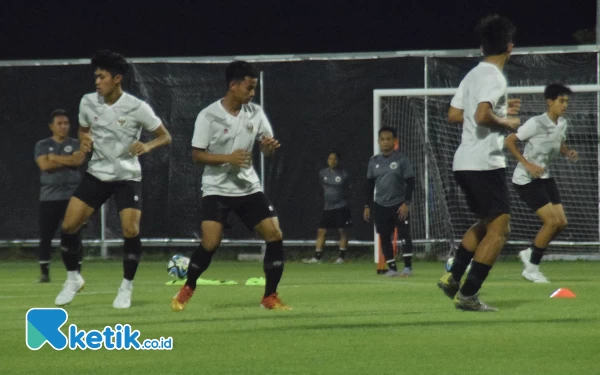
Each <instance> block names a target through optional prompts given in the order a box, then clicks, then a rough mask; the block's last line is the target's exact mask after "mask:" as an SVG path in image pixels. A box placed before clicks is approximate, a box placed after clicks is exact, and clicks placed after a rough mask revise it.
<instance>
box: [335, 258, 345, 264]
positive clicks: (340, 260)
mask: <svg viewBox="0 0 600 375" xmlns="http://www.w3.org/2000/svg"><path fill="white" fill-rule="evenodd" d="M333 264H344V259H343V258H337V260H336V261H335V262H334V263H333Z"/></svg>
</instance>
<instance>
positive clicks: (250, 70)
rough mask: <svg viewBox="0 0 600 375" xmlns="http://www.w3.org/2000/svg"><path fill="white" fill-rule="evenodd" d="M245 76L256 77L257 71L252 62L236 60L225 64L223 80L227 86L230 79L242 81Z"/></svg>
mask: <svg viewBox="0 0 600 375" xmlns="http://www.w3.org/2000/svg"><path fill="white" fill-rule="evenodd" d="M246 77H250V78H257V77H258V72H257V71H256V68H254V66H252V64H250V63H248V62H246V61H242V60H238V61H234V62H232V63H230V64H229V65H227V69H225V81H226V83H227V87H229V84H231V82H232V81H243V80H244V79H245V78H246Z"/></svg>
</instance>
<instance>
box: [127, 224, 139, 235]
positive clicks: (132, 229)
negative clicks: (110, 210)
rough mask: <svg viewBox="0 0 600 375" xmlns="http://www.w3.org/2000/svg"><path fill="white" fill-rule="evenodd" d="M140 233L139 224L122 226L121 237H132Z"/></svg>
mask: <svg viewBox="0 0 600 375" xmlns="http://www.w3.org/2000/svg"><path fill="white" fill-rule="evenodd" d="M138 234H140V226H139V225H137V224H132V225H126V226H123V237H125V238H132V237H136V236H137V235H138Z"/></svg>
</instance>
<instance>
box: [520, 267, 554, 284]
mask: <svg viewBox="0 0 600 375" xmlns="http://www.w3.org/2000/svg"><path fill="white" fill-rule="evenodd" d="M521 276H523V277H524V278H526V279H527V280H529V281H531V282H534V283H536V284H548V283H549V282H550V281H548V279H546V276H544V274H543V273H541V272H540V269H539V266H536V265H535V264H532V265H531V266H530V267H525V270H523V273H521Z"/></svg>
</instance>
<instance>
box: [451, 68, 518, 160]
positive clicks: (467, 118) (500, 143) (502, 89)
mask: <svg viewBox="0 0 600 375" xmlns="http://www.w3.org/2000/svg"><path fill="white" fill-rule="evenodd" d="M506 89H507V83H506V78H505V77H504V75H503V74H502V72H501V71H500V69H498V67H497V66H496V65H494V64H490V63H487V62H480V63H479V65H477V66H476V67H475V68H473V69H471V71H470V72H469V73H468V74H467V75H466V76H465V78H464V79H463V80H462V82H461V83H460V85H459V87H458V90H457V92H456V94H455V95H454V97H453V98H452V102H451V103H450V105H451V106H452V107H454V108H458V109H462V110H463V118H464V121H463V130H462V137H461V142H460V146H459V147H458V149H457V150H456V153H455V154H454V162H453V164H452V170H454V171H488V170H493V169H498V168H506V157H505V156H504V153H503V152H502V148H503V147H504V130H503V129H501V128H499V127H498V128H490V127H484V126H479V125H477V123H476V122H475V111H476V110H477V105H478V104H479V103H485V102H487V103H490V104H491V105H492V110H493V111H494V113H495V114H496V116H499V117H506V111H507V108H508V102H507V96H506Z"/></svg>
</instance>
